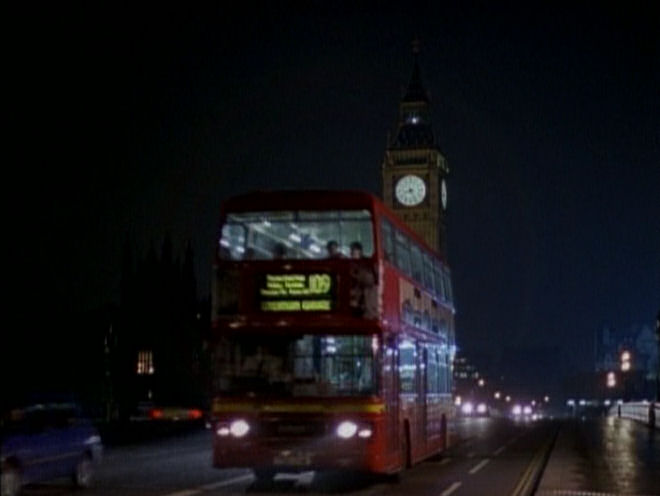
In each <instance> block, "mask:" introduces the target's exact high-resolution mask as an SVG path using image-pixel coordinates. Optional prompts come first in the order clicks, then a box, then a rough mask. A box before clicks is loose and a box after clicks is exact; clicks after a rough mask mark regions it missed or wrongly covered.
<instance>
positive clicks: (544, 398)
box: [543, 395, 550, 403]
mask: <svg viewBox="0 0 660 496" xmlns="http://www.w3.org/2000/svg"><path fill="white" fill-rule="evenodd" d="M543 401H545V402H546V403H549V402H550V396H548V395H545V396H544V397H543Z"/></svg>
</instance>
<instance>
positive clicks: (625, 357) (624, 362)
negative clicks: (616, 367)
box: [621, 350, 632, 372]
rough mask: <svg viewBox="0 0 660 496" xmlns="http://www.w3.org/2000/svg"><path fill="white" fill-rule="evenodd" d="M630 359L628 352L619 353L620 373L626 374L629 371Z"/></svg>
mask: <svg viewBox="0 0 660 496" xmlns="http://www.w3.org/2000/svg"><path fill="white" fill-rule="evenodd" d="M631 361H632V358H631V356H630V352H629V351H628V350H623V351H622V352H621V372H628V371H629V370H630V367H631V364H630V362H631Z"/></svg>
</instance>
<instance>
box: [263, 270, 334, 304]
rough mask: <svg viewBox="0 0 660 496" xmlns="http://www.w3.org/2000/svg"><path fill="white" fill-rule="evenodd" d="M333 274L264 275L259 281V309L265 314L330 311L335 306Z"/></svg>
mask: <svg viewBox="0 0 660 496" xmlns="http://www.w3.org/2000/svg"><path fill="white" fill-rule="evenodd" d="M334 286H335V284H334V279H333V278H332V276H331V275H330V274H323V273H312V274H264V275H262V276H261V277H260V280H259V289H258V299H259V307H260V308H261V310H263V311H265V312H323V311H325V312H327V311H329V310H332V308H333V306H334V290H335V287H334Z"/></svg>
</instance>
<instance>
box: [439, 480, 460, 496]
mask: <svg viewBox="0 0 660 496" xmlns="http://www.w3.org/2000/svg"><path fill="white" fill-rule="evenodd" d="M461 484H463V483H462V482H460V481H457V482H454V483H453V484H452V485H451V486H449V487H448V488H447V489H445V490H444V491H442V492H441V493H440V496H449V495H450V494H451V493H453V492H454V491H456V489H458V488H459V487H461Z"/></svg>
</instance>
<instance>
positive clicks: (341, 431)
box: [336, 420, 357, 439]
mask: <svg viewBox="0 0 660 496" xmlns="http://www.w3.org/2000/svg"><path fill="white" fill-rule="evenodd" d="M336 432H337V435H338V436H339V437H341V438H343V439H349V438H351V437H353V436H355V433H356V432H357V425H355V423H354V422H351V421H350V420H344V421H343V422H342V423H341V424H339V425H338V426H337V431H336Z"/></svg>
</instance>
